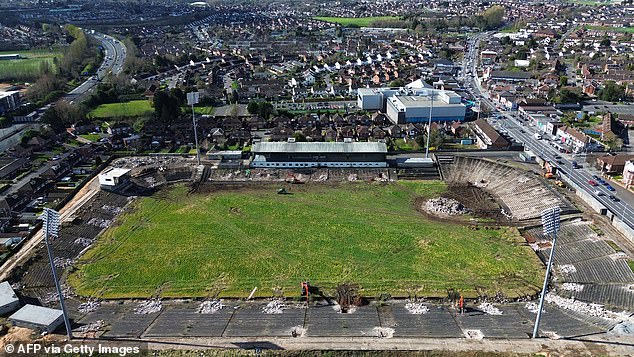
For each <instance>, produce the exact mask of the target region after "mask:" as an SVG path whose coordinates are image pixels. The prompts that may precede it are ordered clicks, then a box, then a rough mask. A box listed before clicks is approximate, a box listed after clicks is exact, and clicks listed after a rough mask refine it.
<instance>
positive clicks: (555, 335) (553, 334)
mask: <svg viewBox="0 0 634 357" xmlns="http://www.w3.org/2000/svg"><path fill="white" fill-rule="evenodd" d="M544 336H546V337H548V338H550V339H551V340H558V339H560V338H561V336H559V334H558V333H557V332H555V331H544Z"/></svg>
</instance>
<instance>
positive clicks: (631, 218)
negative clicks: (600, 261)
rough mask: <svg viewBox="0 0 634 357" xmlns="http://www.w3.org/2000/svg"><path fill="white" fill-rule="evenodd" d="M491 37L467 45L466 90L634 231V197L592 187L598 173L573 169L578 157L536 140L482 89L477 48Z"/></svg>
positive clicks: (617, 188) (478, 37)
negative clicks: (481, 42)
mask: <svg viewBox="0 0 634 357" xmlns="http://www.w3.org/2000/svg"><path fill="white" fill-rule="evenodd" d="M489 35H490V33H480V34H478V35H476V36H474V37H473V38H472V39H470V40H469V41H468V49H467V51H466V52H465V60H464V68H465V70H464V71H465V79H467V82H468V85H467V87H469V88H470V91H471V93H472V94H473V95H474V96H475V97H476V98H479V100H480V103H481V105H484V106H487V107H489V108H490V109H491V111H492V112H494V113H498V114H499V115H501V117H500V118H505V119H507V120H505V121H502V125H503V126H504V129H505V130H506V131H507V132H508V134H509V135H510V136H511V137H512V138H514V139H515V140H517V141H519V142H522V143H523V144H524V146H525V147H526V148H527V149H530V150H531V151H533V152H534V153H535V154H536V155H539V156H540V157H542V158H543V159H544V160H547V161H550V162H551V163H553V164H555V165H556V166H557V167H558V168H559V170H560V173H561V174H562V175H565V176H566V177H567V178H569V179H570V180H571V181H572V182H574V183H575V184H576V185H577V186H578V187H580V189H582V190H584V191H586V193H587V194H589V195H592V196H593V197H594V198H595V199H596V200H597V201H599V202H601V204H603V205H604V206H605V207H606V208H607V209H608V210H610V211H611V212H612V213H613V214H615V215H616V216H617V217H619V218H621V219H622V220H623V221H624V222H625V223H626V224H627V225H628V226H629V227H630V228H634V205H633V204H632V203H633V202H634V195H633V194H632V193H631V192H630V191H629V190H626V189H624V188H621V187H620V186H618V185H615V187H614V188H615V191H613V192H612V191H609V190H608V189H607V187H606V186H604V185H599V186H593V185H591V184H590V183H589V182H590V181H597V177H596V172H593V171H591V168H589V167H580V168H577V169H573V168H572V161H575V154H572V155H567V154H561V153H560V152H559V150H558V149H557V148H555V147H554V146H553V145H550V142H549V141H548V140H549V139H550V135H548V134H545V135H544V137H545V139H537V137H536V136H535V133H540V134H543V133H541V132H539V131H538V130H537V129H536V128H534V127H533V126H531V125H529V124H528V123H525V122H524V121H523V120H522V119H520V118H519V117H518V116H517V115H516V114H515V113H513V112H507V111H503V110H499V109H498V108H497V106H496V105H495V103H494V102H493V100H492V99H491V98H490V97H489V95H488V93H486V91H484V90H483V89H482V87H481V86H480V81H479V78H478V74H477V71H476V69H477V64H476V62H477V61H476V55H477V51H476V48H477V47H478V44H479V42H480V41H481V40H482V39H483V38H486V37H487V36H489ZM577 160H579V159H577ZM584 161H585V160H584ZM584 164H585V162H584ZM609 195H614V196H616V197H618V201H617V200H612V199H610V198H609Z"/></svg>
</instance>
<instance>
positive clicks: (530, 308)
mask: <svg viewBox="0 0 634 357" xmlns="http://www.w3.org/2000/svg"><path fill="white" fill-rule="evenodd" d="M524 308H526V310H528V311H530V312H532V313H533V314H536V313H537V311H539V305H538V304H537V303H534V302H531V301H529V302H527V303H526V305H524ZM542 312H544V309H543V308H542Z"/></svg>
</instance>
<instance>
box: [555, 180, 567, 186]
mask: <svg viewBox="0 0 634 357" xmlns="http://www.w3.org/2000/svg"><path fill="white" fill-rule="evenodd" d="M555 185H557V186H559V187H561V188H565V187H566V184H565V183H563V182H562V181H561V180H557V181H555Z"/></svg>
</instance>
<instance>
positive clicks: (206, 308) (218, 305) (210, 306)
mask: <svg viewBox="0 0 634 357" xmlns="http://www.w3.org/2000/svg"><path fill="white" fill-rule="evenodd" d="M223 307H225V305H223V304H222V302H220V300H205V301H203V302H201V303H200V305H199V306H198V313H199V314H213V313H214V312H217V311H219V310H220V309H222V308H223Z"/></svg>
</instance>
